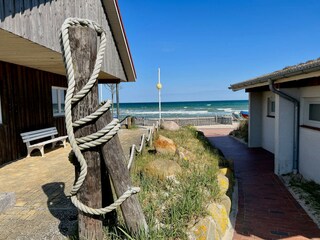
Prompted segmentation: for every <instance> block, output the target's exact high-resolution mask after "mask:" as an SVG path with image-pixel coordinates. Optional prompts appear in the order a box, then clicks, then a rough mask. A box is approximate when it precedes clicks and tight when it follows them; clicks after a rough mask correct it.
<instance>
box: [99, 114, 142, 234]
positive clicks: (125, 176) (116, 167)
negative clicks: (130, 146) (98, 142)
mask: <svg viewBox="0 0 320 240" xmlns="http://www.w3.org/2000/svg"><path fill="white" fill-rule="evenodd" d="M111 121H112V115H111V111H108V112H106V113H105V114H103V115H102V116H101V117H100V118H99V119H98V120H97V122H96V126H97V129H98V130H99V129H102V128H103V127H104V126H106V125H107V124H108V123H110V122H111ZM102 155H103V160H104V162H105V165H106V168H107V171H108V173H109V175H110V177H111V180H112V183H113V187H114V189H115V192H116V195H117V196H118V197H120V196H121V195H122V194H123V193H124V192H125V191H127V190H128V187H132V182H131V178H130V173H129V171H128V168H127V165H126V163H125V155H124V153H123V150H122V147H121V144H120V140H119V137H118V135H116V136H114V137H113V138H112V139H111V140H109V141H108V142H107V143H106V144H104V145H103V146H102ZM121 211H122V215H123V218H124V220H125V223H126V226H127V228H128V229H129V230H130V231H131V232H133V233H138V232H139V231H146V232H147V231H148V226H147V223H146V220H145V216H144V214H143V211H142V208H141V206H140V204H139V201H138V198H137V196H135V195H132V196H131V197H130V198H128V199H127V200H126V201H124V202H123V203H122V204H121Z"/></svg>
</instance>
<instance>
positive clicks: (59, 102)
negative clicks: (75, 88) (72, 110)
mask: <svg viewBox="0 0 320 240" xmlns="http://www.w3.org/2000/svg"><path fill="white" fill-rule="evenodd" d="M52 90H57V91H58V96H57V100H58V113H54V112H53V99H52V96H53V95H52ZM61 91H65V92H67V88H65V87H57V86H52V87H51V106H52V113H53V116H54V117H62V116H64V114H65V113H64V109H63V111H62V106H61V105H62V102H61V101H62V100H61Z"/></svg>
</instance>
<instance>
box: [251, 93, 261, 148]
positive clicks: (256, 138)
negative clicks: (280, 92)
mask: <svg viewBox="0 0 320 240" xmlns="http://www.w3.org/2000/svg"><path fill="white" fill-rule="evenodd" d="M261 104H262V94H261V92H250V93H249V113H250V117H249V139H248V146H249V147H261V129H262V119H261V117H262V112H261V111H262V107H261Z"/></svg>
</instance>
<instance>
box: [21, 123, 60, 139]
mask: <svg viewBox="0 0 320 240" xmlns="http://www.w3.org/2000/svg"><path fill="white" fill-rule="evenodd" d="M56 134H58V131H57V128H56V127H50V128H44V129H40V130H36V131H31V132H25V133H21V134H20V135H21V137H22V141H23V142H24V143H26V142H31V141H33V140H37V139H41V138H45V137H51V136H54V135H56Z"/></svg>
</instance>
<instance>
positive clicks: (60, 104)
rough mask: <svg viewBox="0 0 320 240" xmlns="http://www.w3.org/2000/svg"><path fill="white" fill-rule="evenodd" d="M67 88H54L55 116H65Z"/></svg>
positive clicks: (53, 104)
mask: <svg viewBox="0 0 320 240" xmlns="http://www.w3.org/2000/svg"><path fill="white" fill-rule="evenodd" d="M66 90H67V89H66V88H62V87H52V89H51V93H52V110H53V116H63V115H64V101H65V96H66Z"/></svg>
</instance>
